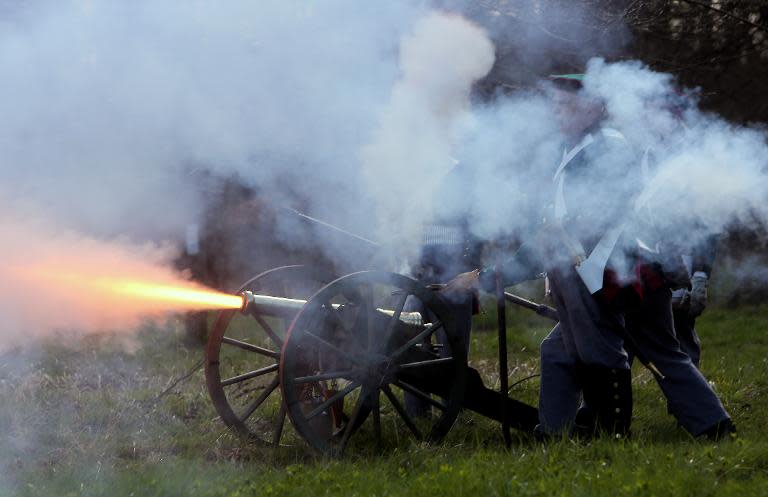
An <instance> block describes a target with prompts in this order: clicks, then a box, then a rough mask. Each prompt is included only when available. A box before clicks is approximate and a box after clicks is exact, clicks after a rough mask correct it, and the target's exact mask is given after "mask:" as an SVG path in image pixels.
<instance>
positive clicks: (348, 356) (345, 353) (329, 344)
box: [304, 331, 364, 366]
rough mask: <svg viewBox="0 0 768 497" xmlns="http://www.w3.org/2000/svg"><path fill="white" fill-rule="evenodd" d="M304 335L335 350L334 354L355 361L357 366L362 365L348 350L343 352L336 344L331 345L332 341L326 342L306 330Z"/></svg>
mask: <svg viewBox="0 0 768 497" xmlns="http://www.w3.org/2000/svg"><path fill="white" fill-rule="evenodd" d="M304 335H305V336H308V337H309V338H311V339H313V340H315V341H316V342H317V343H319V344H320V345H322V346H323V347H325V348H326V349H328V350H330V351H333V352H335V353H336V355H338V356H339V357H341V358H342V359H349V360H350V361H352V362H354V363H356V364H357V365H358V366H364V364H362V360H361V359H360V358H359V357H356V356H354V355H352V354H350V353H348V352H345V351H343V350H341V349H340V348H338V347H337V346H335V345H333V344H332V343H330V342H328V341H326V340H323V339H322V338H320V337H319V336H317V335H315V334H314V333H310V332H308V331H307V332H305V333H304Z"/></svg>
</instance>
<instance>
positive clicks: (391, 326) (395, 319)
mask: <svg viewBox="0 0 768 497" xmlns="http://www.w3.org/2000/svg"><path fill="white" fill-rule="evenodd" d="M406 300H408V292H405V291H404V292H402V294H400V296H399V297H398V299H397V302H396V303H395V313H394V314H392V319H390V320H389V323H387V330H386V331H385V332H384V336H383V337H382V343H383V344H384V348H385V350H386V347H387V344H388V343H389V340H390V339H391V338H392V334H393V333H394V332H395V326H397V324H398V323H399V322H400V315H401V314H402V313H403V308H404V307H405V301H406Z"/></svg>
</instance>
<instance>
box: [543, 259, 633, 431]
mask: <svg viewBox="0 0 768 497" xmlns="http://www.w3.org/2000/svg"><path fill="white" fill-rule="evenodd" d="M547 275H548V276H549V279H550V283H551V285H552V295H553V297H554V302H555V307H556V308H557V312H558V314H559V315H560V322H559V323H558V324H557V325H556V326H555V327H554V328H553V330H552V331H551V332H550V333H549V335H547V337H546V338H545V339H544V341H543V342H542V343H541V387H540V392H539V421H540V424H541V428H542V430H543V431H544V432H545V433H549V434H556V433H562V432H567V431H569V430H570V429H571V427H572V425H573V421H574V419H575V417H576V411H577V410H578V408H579V402H580V399H581V392H582V388H583V385H582V384H581V382H582V381H583V380H582V379H581V378H580V377H579V375H578V371H579V368H580V367H582V366H588V367H598V368H606V369H625V370H628V369H629V357H628V355H627V353H626V351H625V350H624V340H623V330H624V316H623V314H622V313H621V312H618V311H616V310H613V309H611V308H609V307H608V306H606V305H604V304H603V303H602V302H601V301H599V300H598V299H597V298H596V297H594V296H593V295H590V293H589V291H588V290H587V288H586V287H585V286H584V283H582V281H581V278H579V276H578V274H577V273H576V271H575V270H574V269H573V268H572V267H561V268H558V269H555V270H552V271H550V272H548V273H547Z"/></svg>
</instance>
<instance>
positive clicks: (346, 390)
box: [306, 381, 361, 421]
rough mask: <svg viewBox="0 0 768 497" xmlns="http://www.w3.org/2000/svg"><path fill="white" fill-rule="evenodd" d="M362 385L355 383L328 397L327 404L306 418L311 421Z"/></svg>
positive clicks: (315, 409) (321, 405) (318, 407)
mask: <svg viewBox="0 0 768 497" xmlns="http://www.w3.org/2000/svg"><path fill="white" fill-rule="evenodd" d="M360 385H361V383H360V382H359V381H353V382H352V383H350V384H349V385H347V386H346V387H344V388H343V389H342V390H339V391H338V392H336V393H335V394H333V395H331V396H330V397H328V398H327V399H326V400H325V402H323V403H322V404H320V405H319V406H317V407H315V408H314V409H313V410H312V411H311V412H310V413H309V414H307V416H306V418H307V421H309V420H310V419H312V418H314V417H315V416H317V415H318V414H320V413H322V412H323V411H325V410H326V409H328V408H329V407H330V406H331V405H332V404H333V403H334V402H336V401H338V400H341V399H343V398H344V397H345V396H346V395H347V394H349V393H350V392H351V391H352V390H354V389H355V388H357V387H359V386H360Z"/></svg>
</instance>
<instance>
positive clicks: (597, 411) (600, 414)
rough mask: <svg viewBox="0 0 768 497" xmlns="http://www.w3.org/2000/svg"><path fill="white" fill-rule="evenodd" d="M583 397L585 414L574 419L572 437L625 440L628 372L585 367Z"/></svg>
mask: <svg viewBox="0 0 768 497" xmlns="http://www.w3.org/2000/svg"><path fill="white" fill-rule="evenodd" d="M583 385H584V386H583V394H584V404H585V406H586V410H584V411H583V412H582V413H581V416H579V415H577V419H576V427H575V429H574V432H575V434H577V435H581V436H590V435H602V434H610V435H612V436H615V437H617V438H623V437H627V436H629V427H630V424H631V423H632V372H631V371H630V370H629V369H609V368H602V367H594V366H590V367H585V368H584V370H583Z"/></svg>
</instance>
